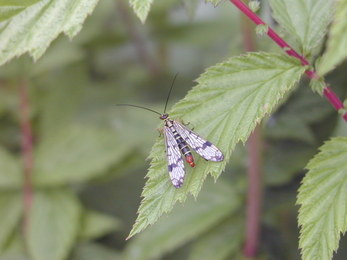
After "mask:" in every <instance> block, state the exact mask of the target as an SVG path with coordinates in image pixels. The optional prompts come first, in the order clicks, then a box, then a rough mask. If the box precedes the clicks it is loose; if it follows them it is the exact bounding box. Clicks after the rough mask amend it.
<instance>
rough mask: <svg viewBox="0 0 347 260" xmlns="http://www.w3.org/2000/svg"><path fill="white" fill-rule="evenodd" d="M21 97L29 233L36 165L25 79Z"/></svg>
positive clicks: (20, 84)
mask: <svg viewBox="0 0 347 260" xmlns="http://www.w3.org/2000/svg"><path fill="white" fill-rule="evenodd" d="M19 98H20V128H21V135H22V139H21V146H22V157H23V170H24V187H23V203H24V217H23V232H24V234H25V235H27V232H28V227H29V216H30V211H31V207H32V202H33V186H32V173H33V167H34V158H33V135H32V131H31V122H30V102H29V93H28V86H27V85H26V82H25V81H24V80H20V83H19Z"/></svg>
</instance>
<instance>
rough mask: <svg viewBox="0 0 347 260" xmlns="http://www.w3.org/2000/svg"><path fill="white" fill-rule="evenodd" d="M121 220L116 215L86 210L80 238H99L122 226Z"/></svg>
mask: <svg viewBox="0 0 347 260" xmlns="http://www.w3.org/2000/svg"><path fill="white" fill-rule="evenodd" d="M120 224H121V223H120V221H119V220H118V219H116V218H114V217H111V216H109V215H106V214H102V213H100V212H97V211H92V210H88V211H86V212H84V216H83V222H82V227H81V233H80V235H79V236H80V238H81V239H83V240H87V239H89V240H92V239H97V238H99V237H101V236H103V235H106V234H108V233H110V232H111V231H114V230H116V229H119V228H120Z"/></svg>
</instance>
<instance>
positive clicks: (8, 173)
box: [0, 146, 23, 188]
mask: <svg viewBox="0 0 347 260" xmlns="http://www.w3.org/2000/svg"><path fill="white" fill-rule="evenodd" d="M22 180H23V179H22V171H21V163H20V161H19V160H18V159H17V158H15V157H14V156H13V155H12V154H10V153H9V152H8V151H7V150H6V149H5V148H4V147H1V146H0V187H1V188H19V187H21V185H22Z"/></svg>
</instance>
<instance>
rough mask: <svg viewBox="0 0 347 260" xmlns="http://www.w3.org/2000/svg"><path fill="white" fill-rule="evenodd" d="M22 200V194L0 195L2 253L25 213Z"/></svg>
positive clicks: (0, 249)
mask: <svg viewBox="0 0 347 260" xmlns="http://www.w3.org/2000/svg"><path fill="white" fill-rule="evenodd" d="M22 200H23V198H22V194H21V193H17V192H1V193H0V219H1V221H0V252H3V251H4V249H5V246H6V244H7V243H8V242H9V240H10V237H11V236H12V235H13V233H14V231H15V229H16V228H17V227H18V226H19V222H20V219H21V217H22V211H23V205H22Z"/></svg>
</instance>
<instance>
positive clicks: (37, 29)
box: [0, 0, 97, 65]
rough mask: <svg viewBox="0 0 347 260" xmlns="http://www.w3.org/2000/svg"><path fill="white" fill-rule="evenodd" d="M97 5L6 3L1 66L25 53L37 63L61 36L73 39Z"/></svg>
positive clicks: (81, 0)
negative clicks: (52, 42) (61, 34)
mask: <svg viewBox="0 0 347 260" xmlns="http://www.w3.org/2000/svg"><path fill="white" fill-rule="evenodd" d="M96 3H97V0H77V1H71V0H63V1H62V0H53V1H47V0H42V1H37V0H31V1H20V3H19V2H17V1H13V2H12V3H11V2H4V1H3V3H2V4H0V21H1V23H0V46H1V47H0V52H1V54H0V64H1V65H2V64H4V63H5V62H7V61H9V60H11V59H12V58H13V57H15V56H20V55H22V54H23V53H25V52H29V54H30V55H31V56H33V58H34V60H37V59H38V58H40V56H41V55H42V54H43V53H44V52H45V51H46V49H47V48H48V46H49V44H50V43H51V41H53V40H54V39H55V38H56V37H57V36H58V35H59V34H60V33H61V32H64V33H65V34H67V35H68V36H69V37H70V38H72V37H74V36H75V35H76V34H77V33H78V32H79V31H80V30H81V28H82V23H83V22H84V20H85V19H86V17H87V15H88V14H90V13H91V12H92V11H93V9H94V7H95V5H96ZM1 11H2V12H1Z"/></svg>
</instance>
